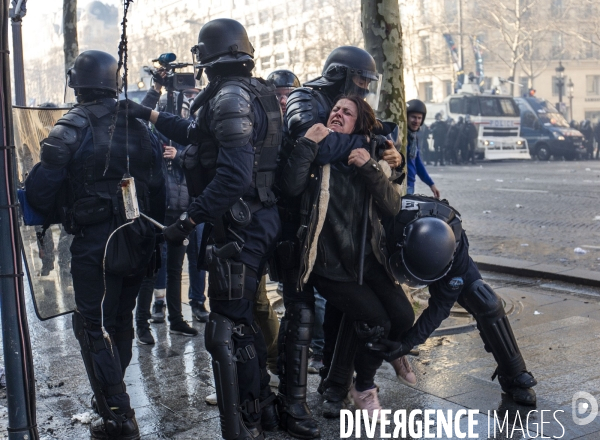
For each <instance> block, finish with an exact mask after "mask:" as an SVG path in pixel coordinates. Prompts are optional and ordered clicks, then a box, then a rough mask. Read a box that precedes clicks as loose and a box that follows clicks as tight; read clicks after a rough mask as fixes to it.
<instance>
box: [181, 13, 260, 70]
mask: <svg viewBox="0 0 600 440" xmlns="http://www.w3.org/2000/svg"><path fill="white" fill-rule="evenodd" d="M192 53H193V54H194V58H195V62H196V67H199V68H205V67H212V66H213V65H215V64H225V63H245V64H246V65H247V66H248V67H249V70H252V69H253V68H254V48H253V47H252V44H250V40H249V39H248V34H247V33H246V29H245V28H244V26H242V24H241V23H240V22H238V21H235V20H232V19H230V18H217V19H215V20H211V21H209V22H208V23H206V24H205V25H204V26H202V29H200V33H199V34H198V44H197V45H196V46H194V47H192Z"/></svg>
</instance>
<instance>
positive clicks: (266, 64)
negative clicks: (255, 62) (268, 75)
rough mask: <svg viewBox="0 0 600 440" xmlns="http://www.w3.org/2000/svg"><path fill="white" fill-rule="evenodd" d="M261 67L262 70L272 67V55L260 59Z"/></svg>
mask: <svg viewBox="0 0 600 440" xmlns="http://www.w3.org/2000/svg"><path fill="white" fill-rule="evenodd" d="M260 67H261V69H262V70H265V69H270V68H271V57H262V58H261V59H260Z"/></svg>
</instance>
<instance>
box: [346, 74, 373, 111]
mask: <svg viewBox="0 0 600 440" xmlns="http://www.w3.org/2000/svg"><path fill="white" fill-rule="evenodd" d="M380 92H381V74H379V73H375V72H366V71H362V70H358V71H357V70H353V69H348V71H347V74H346V85H345V87H344V95H348V96H360V97H361V98H363V99H364V100H365V101H366V102H367V104H369V105H370V106H371V108H372V109H373V110H375V111H376V110H377V108H378V106H379V95H380Z"/></svg>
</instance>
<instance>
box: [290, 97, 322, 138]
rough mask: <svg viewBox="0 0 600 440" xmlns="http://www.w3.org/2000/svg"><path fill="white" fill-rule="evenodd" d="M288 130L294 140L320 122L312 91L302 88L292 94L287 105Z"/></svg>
mask: <svg viewBox="0 0 600 440" xmlns="http://www.w3.org/2000/svg"><path fill="white" fill-rule="evenodd" d="M285 119H286V121H287V129H288V132H289V133H290V135H291V137H292V138H293V139H296V138H298V137H299V136H300V135H301V134H303V133H305V132H306V130H308V129H309V128H310V127H312V126H313V125H315V124H316V123H318V122H320V120H319V109H318V106H317V102H316V100H315V99H314V98H313V96H312V94H311V91H310V89H307V88H304V87H301V88H297V89H294V90H293V91H292V93H290V96H289V99H288V101H287V104H286V111H285Z"/></svg>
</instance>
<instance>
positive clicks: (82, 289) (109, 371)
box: [71, 257, 144, 413]
mask: <svg viewBox="0 0 600 440" xmlns="http://www.w3.org/2000/svg"><path fill="white" fill-rule="evenodd" d="M71 275H72V277H73V288H74V290H75V304H76V305H77V310H78V311H79V313H81V315H82V316H83V318H84V319H85V321H86V322H87V323H89V324H91V328H92V329H91V330H88V334H89V335H90V336H91V337H92V338H93V339H101V338H102V331H101V326H102V322H104V327H105V329H106V331H107V332H108V333H109V334H110V335H111V338H112V339H113V340H114V343H115V345H116V347H117V350H116V351H114V353H111V352H110V351H109V350H100V351H98V352H97V353H93V354H92V359H93V362H94V369H95V371H96V377H97V380H98V381H99V382H100V383H101V385H103V386H105V387H109V386H112V385H119V384H120V383H121V382H122V381H123V376H124V375H125V370H126V369H127V367H128V366H129V362H131V357H132V337H133V333H132V330H133V313H132V312H133V308H134V307H135V300H136V297H137V294H138V291H139V289H140V285H141V283H142V279H143V278H144V274H143V273H142V274H139V275H135V276H130V277H125V278H123V277H117V276H114V275H110V274H106V296H105V297H104V303H102V299H103V296H104V278H103V274H102V266H100V265H91V264H82V263H79V262H78V261H77V258H76V257H74V258H73V259H72V261H71ZM102 311H103V312H104V321H102ZM106 400H107V402H108V404H109V406H111V407H117V408H118V409H117V410H116V412H118V413H126V412H128V411H129V410H130V409H131V406H130V402H129V395H128V394H127V393H119V394H116V395H112V396H107V397H106Z"/></svg>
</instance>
